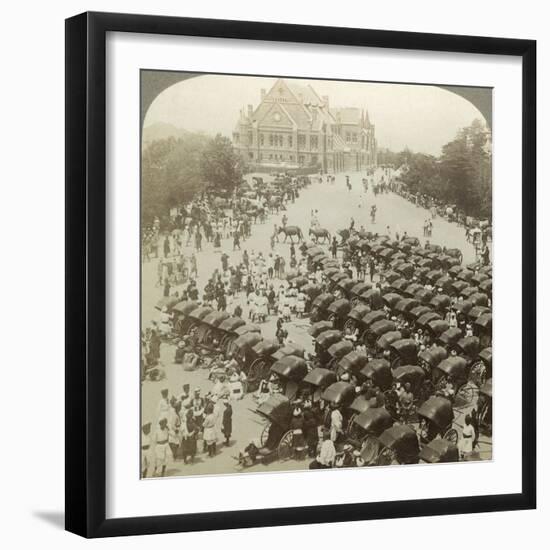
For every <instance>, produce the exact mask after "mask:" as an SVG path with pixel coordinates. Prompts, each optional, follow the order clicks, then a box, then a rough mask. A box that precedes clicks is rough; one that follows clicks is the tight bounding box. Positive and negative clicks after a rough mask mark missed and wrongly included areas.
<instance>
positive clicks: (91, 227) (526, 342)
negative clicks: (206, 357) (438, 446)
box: [65, 13, 536, 537]
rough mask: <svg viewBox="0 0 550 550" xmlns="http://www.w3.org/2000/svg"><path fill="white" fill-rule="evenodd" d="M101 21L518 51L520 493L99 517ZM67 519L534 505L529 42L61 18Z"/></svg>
mask: <svg viewBox="0 0 550 550" xmlns="http://www.w3.org/2000/svg"><path fill="white" fill-rule="evenodd" d="M109 31H118V32H131V33H148V34H166V35H186V36H202V37H215V38H240V39H247V40H272V41H281V42H296V43H315V44H328V45H353V46H370V47H378V48H400V49H406V50H429V51H446V52H458V53H481V54H494V55H507V56H516V57H520V58H521V60H522V70H523V75H522V77H523V83H522V87H523V121H522V201H523V204H522V214H523V222H522V230H523V249H522V259H523V268H522V276H523V288H522V300H523V304H522V308H523V310H522V316H523V317H522V323H523V326H522V336H523V349H522V361H523V365H522V403H521V412H522V423H523V426H522V438H521V444H522V456H523V462H522V491H521V492H520V493H517V494H501V495H487V496H475V497H474V496H472V497H460V498H448V499H429V500H407V501H396V502H374V503H360V504H346V505H321V506H308V507H299V508H276V509H258V510H248V511H232V510H228V511H224V512H219V513H197V514H186V515H166V516H151V517H127V518H120V519H106V514H105V510H106V505H105V502H106V501H105V499H106V484H105V479H106V476H105V473H106V466H105V457H106V440H105V432H106V424H105V422H106V413H105V405H106V368H105V365H106V361H105V352H106V323H105V321H106V319H105V314H106V304H105V292H106V226H105V222H106V210H105V209H106V202H105V201H106V174H105V168H106V166H105V158H106V153H105V137H106V135H105V130H106V120H105V117H106V113H105V101H106V99H105V97H106V93H105V92H106V66H105V41H106V33H107V32H109ZM65 91H66V150H65V154H66V403H65V406H66V426H65V429H66V529H67V530H69V531H72V532H73V533H76V534H79V535H82V536H85V537H108V536H120V535H137V534H153V533H171V532H179V531H207V530H214V529H236V528H245V527H261V526H276V525H292V524H309V523H322V522H342V521H357V520H366V519H383V518H400V517H415V516H428V515H443V514H463V513H476V512H490V511H504V510H523V509H532V508H535V506H536V391H535V382H536V369H535V365H536V190H535V181H536V42H535V41H533V40H515V39H505V38H488V37H479V36H455V35H438V34H422V33H411V32H395V31H381V30H363V29H354V28H333V27H314V26H302V25H287V24H274V23H255V22H246V21H223V20H212V19H189V18H178V17H158V16H147V15H128V14H115V13H83V14H80V15H77V16H75V17H72V18H70V19H67V20H66V89H65Z"/></svg>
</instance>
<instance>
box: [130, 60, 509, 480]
mask: <svg viewBox="0 0 550 550" xmlns="http://www.w3.org/2000/svg"><path fill="white" fill-rule="evenodd" d="M366 76H367V77H368V71H366ZM140 81H141V82H140V85H141V99H142V103H141V106H140V108H141V132H142V134H141V144H140V148H141V150H140V155H141V181H140V194H141V226H140V231H141V234H140V236H139V238H140V242H141V289H140V290H141V330H140V343H139V345H140V348H141V355H140V358H141V361H140V374H139V376H140V380H141V384H140V387H141V390H140V391H141V395H140V404H141V422H140V425H139V426H136V427H135V429H136V430H140V445H141V449H140V477H141V479H153V478H160V477H172V476H180V477H182V476H195V475H228V474H233V475H234V474H240V475H243V474H247V473H254V472H255V473H258V472H260V473H267V472H269V473H275V472H284V471H291V470H302V471H310V470H323V469H329V468H335V469H337V468H358V467H387V466H392V467H400V466H403V465H417V464H430V465H433V466H431V467H437V466H436V465H437V464H439V463H449V462H455V463H456V462H462V463H469V462H477V461H489V460H492V459H493V452H492V423H493V419H492V416H493V415H492V399H493V396H492V348H491V346H492V277H493V273H492V243H493V238H492V161H493V159H492V127H491V125H492V94H493V90H492V89H491V88H488V87H465V86H462V87H459V86H455V87H452V86H439V85H437V84H416V83H414V84H413V83H411V84H407V83H392V82H369V81H344V80H327V79H325V80H313V79H297V78H289V77H286V76H280V77H278V76H273V77H271V76H270V77H267V76H253V75H250V76H248V75H225V74H207V73H204V74H198V73H186V72H169V71H157V70H145V69H143V70H141V75H140ZM159 82H167V83H169V85H167V86H166V85H165V86H159ZM159 89H162V91H160V92H157V90H159ZM136 116H137V114H136ZM136 238H138V237H137V235H136ZM137 345H138V344H137V333H136V346H137ZM136 368H137V365H136ZM518 437H519V436H518ZM136 457H137V449H136ZM467 467H468V466H467V465H465V466H464V468H465V469H464V470H463V471H464V475H465V476H466V475H468V474H467ZM308 475H309V474H308Z"/></svg>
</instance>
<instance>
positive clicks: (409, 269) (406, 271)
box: [396, 262, 414, 282]
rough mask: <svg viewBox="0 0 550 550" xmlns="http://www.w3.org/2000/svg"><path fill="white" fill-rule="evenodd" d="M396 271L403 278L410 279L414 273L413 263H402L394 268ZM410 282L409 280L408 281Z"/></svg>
mask: <svg viewBox="0 0 550 550" xmlns="http://www.w3.org/2000/svg"><path fill="white" fill-rule="evenodd" d="M396 271H397V273H399V274H400V275H401V276H402V277H404V278H405V279H411V278H412V276H413V275H414V265H413V264H411V263H408V262H406V263H403V264H401V265H399V266H398V267H397V269H396ZM409 282H410V281H409Z"/></svg>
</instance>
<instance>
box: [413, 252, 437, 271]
mask: <svg viewBox="0 0 550 550" xmlns="http://www.w3.org/2000/svg"><path fill="white" fill-rule="evenodd" d="M418 257H419V258H421V259H419V260H418V261H417V262H416V268H417V270H418V269H427V270H428V271H426V272H425V273H424V275H426V274H427V273H429V272H430V271H432V270H433V268H434V261H433V260H432V259H431V258H423V257H422V256H418Z"/></svg>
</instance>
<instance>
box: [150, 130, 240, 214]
mask: <svg viewBox="0 0 550 550" xmlns="http://www.w3.org/2000/svg"><path fill="white" fill-rule="evenodd" d="M242 173H243V166H242V163H241V161H240V158H239V157H238V156H237V155H235V153H234V152H233V147H232V145H231V141H230V140H229V139H227V138H224V137H222V136H221V135H217V136H216V137H214V138H210V137H208V136H205V135H203V134H191V133H190V134H187V135H185V136H184V137H181V138H178V139H176V138H173V137H170V138H167V139H161V140H158V141H153V142H152V143H151V144H149V145H148V146H147V147H146V148H145V149H144V150H143V151H142V156H141V211H142V216H143V221H144V223H146V224H147V223H150V222H151V221H152V220H153V218H154V217H155V216H158V217H159V218H163V217H165V216H167V215H168V212H169V210H170V208H172V207H175V206H180V205H181V204H182V203H184V202H187V201H189V200H191V199H193V197H195V196H197V194H200V193H202V191H204V190H205V189H206V188H207V187H211V188H214V189H219V190H220V191H221V190H229V191H231V190H232V189H233V188H234V187H235V186H236V185H238V184H239V183H240V181H241V179H242Z"/></svg>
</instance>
